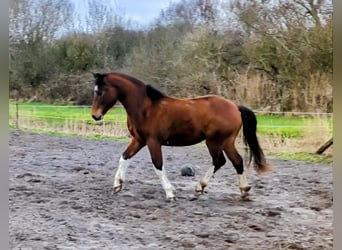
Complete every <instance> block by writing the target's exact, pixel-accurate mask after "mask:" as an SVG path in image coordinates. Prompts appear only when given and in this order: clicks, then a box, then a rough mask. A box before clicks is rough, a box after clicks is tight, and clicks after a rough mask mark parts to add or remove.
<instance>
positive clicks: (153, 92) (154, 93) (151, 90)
mask: <svg viewBox="0 0 342 250" xmlns="http://www.w3.org/2000/svg"><path fill="white" fill-rule="evenodd" d="M146 94H147V97H148V98H150V99H151V101H158V100H160V99H162V98H164V97H165V96H166V95H165V94H164V93H163V92H161V91H160V90H158V89H156V88H155V87H153V86H151V85H146Z"/></svg>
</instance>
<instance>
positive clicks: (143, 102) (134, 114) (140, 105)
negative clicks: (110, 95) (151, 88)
mask: <svg viewBox="0 0 342 250" xmlns="http://www.w3.org/2000/svg"><path fill="white" fill-rule="evenodd" d="M133 88H135V89H134V91H132V89H130V90H126V91H122V98H121V100H120V99H119V101H120V102H121V104H122V105H123V106H124V108H125V109H126V112H127V115H128V116H129V117H130V119H131V120H132V121H137V122H139V121H140V119H141V117H142V114H143V111H144V109H146V106H148V101H147V99H146V98H147V96H146V91H144V88H141V87H137V86H134V87H133Z"/></svg>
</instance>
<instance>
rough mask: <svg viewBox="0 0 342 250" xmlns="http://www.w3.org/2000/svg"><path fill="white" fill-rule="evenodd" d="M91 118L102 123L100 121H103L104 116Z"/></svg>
mask: <svg viewBox="0 0 342 250" xmlns="http://www.w3.org/2000/svg"><path fill="white" fill-rule="evenodd" d="M91 117H93V119H94V120H95V121H100V120H102V118H103V115H92V116H91Z"/></svg>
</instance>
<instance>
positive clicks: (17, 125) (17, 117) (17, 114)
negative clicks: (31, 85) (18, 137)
mask: <svg viewBox="0 0 342 250" xmlns="http://www.w3.org/2000/svg"><path fill="white" fill-rule="evenodd" d="M15 119H16V120H15V127H16V129H19V103H18V99H17V101H16V102H15Z"/></svg>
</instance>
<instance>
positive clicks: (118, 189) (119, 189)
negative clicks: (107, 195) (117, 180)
mask: <svg viewBox="0 0 342 250" xmlns="http://www.w3.org/2000/svg"><path fill="white" fill-rule="evenodd" d="M121 189H122V185H120V186H116V187H113V193H114V194H116V193H118V192H120V191H121Z"/></svg>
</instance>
